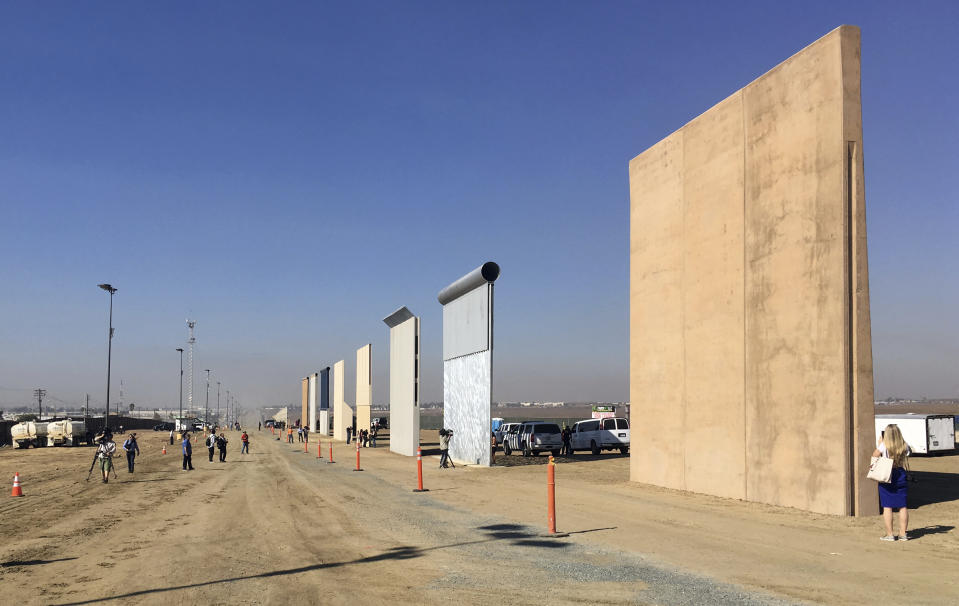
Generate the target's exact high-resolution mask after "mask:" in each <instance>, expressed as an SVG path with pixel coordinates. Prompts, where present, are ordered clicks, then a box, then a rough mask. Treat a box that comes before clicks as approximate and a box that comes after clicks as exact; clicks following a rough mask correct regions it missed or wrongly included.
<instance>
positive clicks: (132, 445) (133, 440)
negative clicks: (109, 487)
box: [123, 433, 140, 473]
mask: <svg viewBox="0 0 959 606" xmlns="http://www.w3.org/2000/svg"><path fill="white" fill-rule="evenodd" d="M123 450H124V451H126V453H127V473H133V459H135V458H136V457H137V456H138V455H139V454H140V446H139V445H138V444H137V434H136V433H131V434H130V437H128V438H127V439H126V441H124V442H123Z"/></svg>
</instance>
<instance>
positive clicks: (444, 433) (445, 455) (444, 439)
mask: <svg viewBox="0 0 959 606" xmlns="http://www.w3.org/2000/svg"><path fill="white" fill-rule="evenodd" d="M450 433H451V432H450V431H449V430H447V429H441V430H440V469H446V467H447V465H446V464H447V462H449V458H450Z"/></svg>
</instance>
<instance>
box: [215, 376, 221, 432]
mask: <svg viewBox="0 0 959 606" xmlns="http://www.w3.org/2000/svg"><path fill="white" fill-rule="evenodd" d="M216 424H217V425H219V424H220V382H219V381H217V382H216Z"/></svg>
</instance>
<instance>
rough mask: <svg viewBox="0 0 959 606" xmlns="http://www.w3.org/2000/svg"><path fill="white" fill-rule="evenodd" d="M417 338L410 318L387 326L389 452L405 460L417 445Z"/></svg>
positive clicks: (415, 325) (416, 322)
mask: <svg viewBox="0 0 959 606" xmlns="http://www.w3.org/2000/svg"><path fill="white" fill-rule="evenodd" d="M404 309H405V308H404ZM419 335H420V319H419V318H418V317H416V316H414V315H412V314H409V317H407V318H406V319H402V320H400V321H398V322H396V323H393V322H391V323H390V450H391V451H392V452H395V453H398V454H402V455H406V456H408V457H411V456H413V455H415V454H416V449H417V448H419V445H420V403H419V375H418V370H419V350H418V349H417V348H418V346H419Z"/></svg>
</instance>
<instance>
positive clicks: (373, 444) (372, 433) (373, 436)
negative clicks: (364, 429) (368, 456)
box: [370, 425, 379, 448]
mask: <svg viewBox="0 0 959 606" xmlns="http://www.w3.org/2000/svg"><path fill="white" fill-rule="evenodd" d="M377 431H379V428H378V427H377V426H376V425H374V426H373V427H371V428H370V448H376V432H377Z"/></svg>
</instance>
